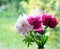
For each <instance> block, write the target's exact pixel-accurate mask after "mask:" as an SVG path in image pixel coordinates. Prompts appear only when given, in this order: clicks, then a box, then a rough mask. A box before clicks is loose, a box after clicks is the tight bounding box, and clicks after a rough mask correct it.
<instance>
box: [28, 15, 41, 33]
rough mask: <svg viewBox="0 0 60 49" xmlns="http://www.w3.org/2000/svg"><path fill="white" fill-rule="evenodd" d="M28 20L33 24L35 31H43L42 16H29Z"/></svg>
mask: <svg viewBox="0 0 60 49" xmlns="http://www.w3.org/2000/svg"><path fill="white" fill-rule="evenodd" d="M27 20H28V22H29V24H30V25H32V26H33V30H34V31H37V32H42V18H41V17H40V16H35V17H34V16H29V17H28V18H27Z"/></svg>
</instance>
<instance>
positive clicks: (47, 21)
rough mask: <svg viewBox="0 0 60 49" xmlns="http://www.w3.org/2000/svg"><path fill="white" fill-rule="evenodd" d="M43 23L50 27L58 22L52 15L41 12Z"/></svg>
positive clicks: (53, 26)
mask: <svg viewBox="0 0 60 49" xmlns="http://www.w3.org/2000/svg"><path fill="white" fill-rule="evenodd" d="M42 20H43V25H45V26H48V27H50V28H55V27H56V25H57V24H58V21H57V19H56V18H54V17H52V15H48V14H43V16H42Z"/></svg>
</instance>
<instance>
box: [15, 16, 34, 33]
mask: <svg viewBox="0 0 60 49" xmlns="http://www.w3.org/2000/svg"><path fill="white" fill-rule="evenodd" d="M23 16H25V15H23ZM23 16H22V15H20V17H19V18H18V20H17V22H16V24H15V29H16V31H17V32H18V33H23V34H25V33H28V32H30V31H31V30H32V29H33V26H32V25H30V24H29V23H28V21H27V20H26V19H25V18H24V17H23Z"/></svg>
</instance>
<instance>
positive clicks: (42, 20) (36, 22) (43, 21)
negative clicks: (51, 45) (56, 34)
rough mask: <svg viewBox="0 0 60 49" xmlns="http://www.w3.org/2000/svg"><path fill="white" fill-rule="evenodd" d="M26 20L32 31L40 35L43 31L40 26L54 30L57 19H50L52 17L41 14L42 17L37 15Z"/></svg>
mask: <svg viewBox="0 0 60 49" xmlns="http://www.w3.org/2000/svg"><path fill="white" fill-rule="evenodd" d="M27 20H28V22H29V24H30V25H33V30H34V31H37V32H39V33H42V31H43V27H42V25H44V26H47V27H50V28H55V27H56V25H57V24H58V21H57V19H56V18H54V17H52V15H49V14H43V15H42V16H39V15H38V16H35V17H33V16H30V17H28V19H27Z"/></svg>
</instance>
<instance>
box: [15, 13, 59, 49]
mask: <svg viewBox="0 0 60 49" xmlns="http://www.w3.org/2000/svg"><path fill="white" fill-rule="evenodd" d="M57 24H58V21H57V19H56V18H54V17H52V15H51V14H48V13H43V14H41V15H39V14H37V15H26V14H22V15H20V16H19V18H18V20H17V22H16V24H15V29H16V31H17V32H18V33H22V34H23V35H24V36H25V38H24V39H23V41H25V43H26V44H27V46H29V45H32V42H35V43H36V44H37V46H38V49H40V48H44V45H45V43H46V41H47V39H48V36H47V35H46V33H47V31H48V30H47V28H48V27H49V28H55V27H56V25H57Z"/></svg>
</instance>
